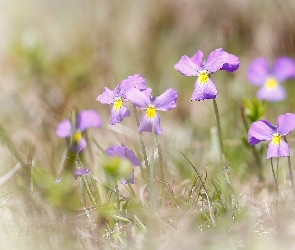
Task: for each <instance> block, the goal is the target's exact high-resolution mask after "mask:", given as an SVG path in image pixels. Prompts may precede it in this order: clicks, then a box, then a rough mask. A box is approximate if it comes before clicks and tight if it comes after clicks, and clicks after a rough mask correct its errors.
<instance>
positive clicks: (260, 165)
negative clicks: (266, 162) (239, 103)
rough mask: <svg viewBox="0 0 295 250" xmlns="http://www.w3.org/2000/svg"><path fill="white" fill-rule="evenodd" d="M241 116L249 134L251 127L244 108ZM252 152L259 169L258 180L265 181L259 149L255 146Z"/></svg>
mask: <svg viewBox="0 0 295 250" xmlns="http://www.w3.org/2000/svg"><path fill="white" fill-rule="evenodd" d="M241 116H242V121H243V124H244V128H245V130H246V133H248V131H249V126H248V123H247V120H246V117H245V113H244V108H241ZM251 150H252V153H253V155H254V158H255V161H256V163H257V166H258V168H257V169H258V178H259V180H260V181H264V177H263V168H262V163H261V158H260V157H259V155H258V152H257V148H256V147H255V146H253V147H251Z"/></svg>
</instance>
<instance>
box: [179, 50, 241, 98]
mask: <svg viewBox="0 0 295 250" xmlns="http://www.w3.org/2000/svg"><path fill="white" fill-rule="evenodd" d="M202 59H203V52H202V51H200V50H198V51H197V53H196V54H195V55H194V56H193V57H191V58H189V57H188V56H186V55H184V56H182V57H181V58H180V60H179V62H178V63H176V64H175V65H174V68H175V69H176V70H177V71H179V72H180V73H181V74H183V75H185V76H197V81H196V82H195V86H194V92H193V95H192V98H191V101H193V100H194V101H201V100H205V99H215V98H216V96H217V89H216V86H215V84H214V82H213V81H212V79H211V78H210V74H214V73H215V72H216V71H218V70H226V71H228V72H233V71H235V70H237V69H238V68H239V65H240V62H239V59H238V57H236V56H234V55H232V54H229V53H227V52H225V51H224V50H223V49H221V48H219V49H216V50H214V51H212V52H211V53H210V54H209V56H208V57H207V59H206V60H205V61H204V62H202Z"/></svg>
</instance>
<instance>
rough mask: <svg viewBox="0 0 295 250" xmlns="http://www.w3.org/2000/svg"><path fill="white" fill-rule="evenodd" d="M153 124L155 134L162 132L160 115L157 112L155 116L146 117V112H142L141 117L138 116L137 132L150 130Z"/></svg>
mask: <svg viewBox="0 0 295 250" xmlns="http://www.w3.org/2000/svg"><path fill="white" fill-rule="evenodd" d="M153 124H154V133H155V134H156V135H160V134H162V130H161V127H160V117H159V116H158V114H157V113H156V114H155V117H154V118H153V119H152V118H147V116H146V113H144V114H143V115H142V116H141V118H140V124H139V128H138V130H137V131H138V133H141V132H152V129H153Z"/></svg>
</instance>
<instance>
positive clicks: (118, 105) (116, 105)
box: [114, 97, 123, 111]
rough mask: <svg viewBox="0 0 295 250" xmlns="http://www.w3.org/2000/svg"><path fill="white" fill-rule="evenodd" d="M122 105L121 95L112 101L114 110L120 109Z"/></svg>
mask: <svg viewBox="0 0 295 250" xmlns="http://www.w3.org/2000/svg"><path fill="white" fill-rule="evenodd" d="M122 106H123V100H122V97H117V98H116V99H115V102H114V110H115V111H117V110H119V109H121V108H122Z"/></svg>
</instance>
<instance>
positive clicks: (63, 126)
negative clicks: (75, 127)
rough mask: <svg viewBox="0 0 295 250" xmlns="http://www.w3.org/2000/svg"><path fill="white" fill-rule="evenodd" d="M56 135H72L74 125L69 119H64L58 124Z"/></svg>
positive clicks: (62, 136)
mask: <svg viewBox="0 0 295 250" xmlns="http://www.w3.org/2000/svg"><path fill="white" fill-rule="evenodd" d="M56 135H57V136H58V137H61V138H64V137H70V136H71V135H72V126H71V123H70V121H69V120H63V121H62V122H61V123H59V124H58V125H57V128H56Z"/></svg>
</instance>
